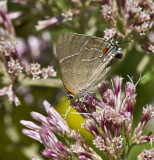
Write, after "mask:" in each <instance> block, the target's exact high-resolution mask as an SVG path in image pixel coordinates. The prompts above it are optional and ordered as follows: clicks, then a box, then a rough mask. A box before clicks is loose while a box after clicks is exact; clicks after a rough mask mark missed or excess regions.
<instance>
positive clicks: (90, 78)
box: [73, 37, 115, 92]
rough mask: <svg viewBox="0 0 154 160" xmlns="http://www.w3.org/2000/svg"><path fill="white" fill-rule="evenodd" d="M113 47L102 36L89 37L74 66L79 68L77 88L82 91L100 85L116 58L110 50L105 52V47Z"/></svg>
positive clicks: (76, 76)
mask: <svg viewBox="0 0 154 160" xmlns="http://www.w3.org/2000/svg"><path fill="white" fill-rule="evenodd" d="M106 47H108V48H111V46H110V43H107V42H105V41H104V40H103V39H101V38H97V37H93V38H91V39H89V40H88V41H87V42H86V43H85V44H84V45H83V46H82V48H81V50H80V53H79V55H78V56H77V58H76V60H75V63H74V66H73V68H78V70H77V73H76V74H75V75H74V76H75V79H76V83H75V84H76V86H75V87H76V88H78V89H79V91H81V92H82V90H85V89H91V88H93V87H95V86H96V85H98V84H99V83H100V82H101V81H102V80H103V78H104V77H105V75H106V73H107V72H108V71H109V69H110V61H111V60H112V59H113V58H114V56H115V55H113V56H112V57H111V56H110V54H109V52H108V53H107V54H103V51H104V49H105V48H106Z"/></svg>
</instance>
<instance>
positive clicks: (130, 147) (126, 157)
mask: <svg viewBox="0 0 154 160" xmlns="http://www.w3.org/2000/svg"><path fill="white" fill-rule="evenodd" d="M134 146H135V144H134V143H133V144H132V145H131V146H128V151H127V154H126V156H125V160H127V159H128V156H129V153H130V151H131V149H132V148H133V147H134Z"/></svg>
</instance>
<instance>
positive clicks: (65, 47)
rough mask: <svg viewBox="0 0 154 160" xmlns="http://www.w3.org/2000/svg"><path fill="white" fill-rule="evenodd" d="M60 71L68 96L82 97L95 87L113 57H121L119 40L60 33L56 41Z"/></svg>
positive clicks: (103, 75) (102, 77)
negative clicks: (117, 41) (113, 40)
mask: <svg viewBox="0 0 154 160" xmlns="http://www.w3.org/2000/svg"><path fill="white" fill-rule="evenodd" d="M56 53H57V58H58V61H59V66H60V73H61V76H62V81H63V84H64V86H65V88H66V89H67V90H68V92H69V94H68V98H69V99H71V98H73V97H74V96H73V95H76V96H82V95H85V94H86V93H89V92H90V91H91V90H92V88H93V87H95V86H97V85H98V84H99V83H100V82H101V81H102V80H103V79H104V77H105V75H106V73H107V72H108V71H109V69H110V62H111V61H112V60H113V59H114V58H115V57H122V50H121V49H120V48H119V46H118V43H112V42H111V41H110V40H107V39H104V38H98V37H91V36H87V35H82V34H76V33H64V34H61V35H60V36H59V37H58V39H57V43H56Z"/></svg>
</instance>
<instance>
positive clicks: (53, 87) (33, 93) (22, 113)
mask: <svg viewBox="0 0 154 160" xmlns="http://www.w3.org/2000/svg"><path fill="white" fill-rule="evenodd" d="M15 2H16V1H8V10H9V12H12V11H21V16H20V17H18V18H17V19H14V20H13V25H14V27H15V31H16V37H17V38H20V39H22V40H23V42H24V43H25V44H26V47H27V48H28V47H29V42H28V41H29V39H30V37H35V38H36V39H37V40H38V41H40V44H41V43H43V40H44V39H43V38H42V37H43V36H44V37H46V36H47V37H48V41H47V42H46V45H45V46H43V47H42V48H41V49H40V53H36V52H35V51H36V50H34V53H32V50H31V49H27V50H26V51H24V53H23V57H24V58H25V59H27V60H28V61H29V62H39V63H40V64H41V65H42V66H48V65H52V66H53V67H54V69H55V70H56V72H57V77H56V78H53V79H50V80H47V81H44V82H43V83H41V84H38V85H36V84H35V83H31V84H26V83H24V82H23V83H18V84H17V86H16V93H17V96H18V98H19V99H20V101H21V105H20V106H18V107H16V106H14V105H10V104H9V102H8V99H7V97H0V160H10V159H16V160H29V159H31V157H37V158H40V159H42V160H43V159H44V160H45V158H44V157H42V156H41V151H42V150H43V145H41V144H39V143H37V142H36V141H35V140H32V139H31V138H29V137H27V136H25V135H23V134H22V132H21V130H22V129H23V128H24V127H23V126H22V125H21V124H20V120H32V118H31V116H30V112H31V111H36V112H39V113H42V114H43V115H46V113H45V111H44V109H43V107H42V102H43V101H44V100H48V101H49V102H50V103H51V104H52V105H53V106H54V107H55V109H56V110H57V111H58V112H59V113H60V114H65V112H66V109H65V108H66V102H65V100H66V93H67V92H66V90H65V88H64V86H63V85H62V83H61V78H60V74H59V68H58V63H57V59H56V56H55V42H56V39H57V36H58V35H59V34H61V33H65V32H75V33H82V34H88V35H93V36H94V35H95V36H98V37H103V31H104V29H106V28H110V26H109V25H108V24H107V23H106V22H105V20H104V19H103V16H102V14H101V13H100V5H98V4H95V3H94V4H93V3H92V6H94V7H95V8H94V10H93V12H90V11H89V12H87V10H86V5H85V2H84V1H83V2H82V3H83V4H82V5H83V6H82V7H81V13H80V14H78V15H76V16H74V17H73V20H72V21H67V22H64V23H60V24H57V25H53V26H51V27H49V28H45V29H44V30H42V31H36V29H35V26H36V24H37V22H38V21H39V20H44V19H48V18H50V17H55V16H58V15H60V14H61V13H62V11H64V10H67V9H68V8H69V9H72V8H73V6H72V4H71V3H70V2H69V1H65V0H57V1H56V0H47V1H45V0H39V1H34V0H27V1H19V3H17V2H16V3H15ZM21 2H25V3H23V4H22V3H21ZM89 10H90V9H89ZM121 23H122V22H120V21H119V22H118V25H117V26H118V30H121V31H122V24H121ZM141 39H143V40H144V38H142V37H137V38H136V37H135V40H134V42H132V43H129V44H128V43H127V44H123V45H122V48H123V49H124V50H125V52H126V54H125V56H124V58H123V59H122V60H115V61H114V62H113V64H112V68H111V71H110V73H109V74H108V77H107V80H109V81H110V79H111V75H119V76H122V77H123V78H124V79H123V84H125V82H127V81H129V79H128V77H127V75H129V76H130V77H132V76H133V81H134V83H135V82H137V81H138V79H139V76H140V74H142V76H144V75H146V77H145V78H144V79H143V80H141V81H140V82H139V84H138V85H137V88H136V92H137V98H136V105H135V110H134V124H133V125H134V126H133V128H134V127H135V126H136V125H137V124H138V122H139V120H140V118H141V114H142V109H143V107H145V106H146V104H154V55H153V54H149V53H147V52H146V51H143V50H142V49H141V47H140V45H139V43H138V42H139V41H140V40H141ZM137 40H138V41H137ZM123 89H124V86H123ZM123 91H124V90H123ZM96 92H97V91H96ZM98 96H99V95H98ZM70 112H75V111H74V110H73V109H71V111H70ZM67 122H68V124H69V126H70V127H71V128H73V129H79V130H80V132H81V134H82V136H83V137H84V138H85V140H86V142H87V143H88V144H89V145H91V146H93V145H92V136H91V135H90V134H89V133H88V132H86V131H85V130H84V129H82V128H81V123H82V122H83V119H82V118H81V116H80V115H77V114H71V113H68V119H67ZM151 130H154V123H153V120H151V123H149V124H148V125H147V126H146V128H145V130H144V133H148V132H149V131H151ZM142 148H150V144H147V145H142V146H140V147H134V149H133V150H132V152H131V154H130V157H131V158H130V159H131V160H133V159H135V158H136V156H137V155H138V154H139V153H140V152H141V150H142ZM95 150H96V152H98V153H101V152H100V151H98V149H96V148H95ZM101 155H102V157H105V158H104V159H108V158H107V156H105V155H104V154H102V153H101Z"/></svg>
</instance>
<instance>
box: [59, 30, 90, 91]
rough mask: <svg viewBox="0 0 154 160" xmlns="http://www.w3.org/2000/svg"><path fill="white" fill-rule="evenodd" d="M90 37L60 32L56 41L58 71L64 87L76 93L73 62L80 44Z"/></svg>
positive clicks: (80, 46)
mask: <svg viewBox="0 0 154 160" xmlns="http://www.w3.org/2000/svg"><path fill="white" fill-rule="evenodd" d="M91 38H92V37H90V36H85V35H79V34H74V33H65V34H61V35H60V36H59V37H58V39H57V43H56V54H57V58H58V61H59V66H60V73H61V76H62V81H63V84H64V86H65V88H66V89H67V90H68V91H70V92H71V93H74V94H75V93H78V92H79V90H78V88H77V87H76V79H75V77H76V76H75V75H76V72H77V71H76V70H77V69H78V68H74V67H73V65H74V62H75V61H76V58H77V57H78V55H79V52H80V49H81V48H82V46H83V45H84V44H85V43H86V42H87V41H88V40H89V39H91Z"/></svg>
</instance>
